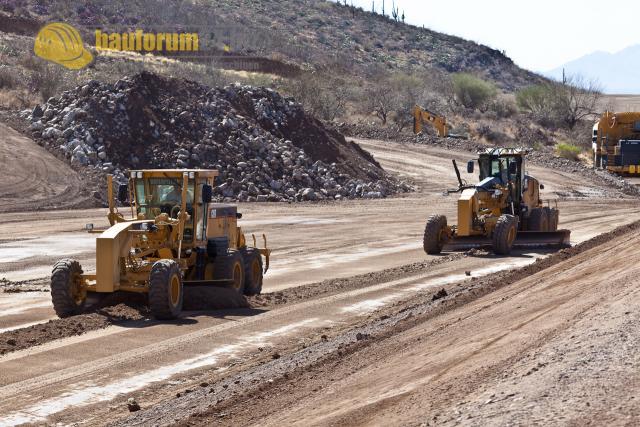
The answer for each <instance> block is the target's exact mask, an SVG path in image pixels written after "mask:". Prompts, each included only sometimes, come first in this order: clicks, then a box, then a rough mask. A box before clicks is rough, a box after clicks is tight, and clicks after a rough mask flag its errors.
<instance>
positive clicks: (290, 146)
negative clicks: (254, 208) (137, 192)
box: [28, 73, 411, 201]
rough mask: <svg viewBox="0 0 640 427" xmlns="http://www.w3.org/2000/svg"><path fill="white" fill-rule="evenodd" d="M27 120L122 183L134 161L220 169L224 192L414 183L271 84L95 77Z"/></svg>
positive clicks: (79, 161)
mask: <svg viewBox="0 0 640 427" xmlns="http://www.w3.org/2000/svg"><path fill="white" fill-rule="evenodd" d="M28 118H29V120H31V125H30V129H31V131H32V132H33V136H34V138H35V139H36V140H38V141H40V142H41V143H42V144H43V145H44V146H46V147H48V148H50V149H52V150H61V151H62V152H64V154H65V155H66V157H67V158H68V159H69V161H70V162H71V163H72V164H74V165H77V166H78V167H84V168H94V169H98V170H100V171H103V172H105V173H111V174H113V175H114V176H115V177H116V179H117V180H119V181H124V180H125V179H126V178H125V177H126V171H127V170H129V169H138V168H140V169H142V168H207V169H218V170H219V171H220V173H221V176H220V180H219V182H218V184H219V185H218V186H217V188H216V192H217V199H218V200H240V201H302V200H326V199H341V198H363V197H364V198H367V197H368V198H379V197H385V196H387V195H390V194H393V193H397V192H405V191H410V190H411V188H410V186H409V185H407V184H405V183H402V182H399V181H397V180H396V179H393V178H391V177H389V176H388V175H387V174H386V173H385V172H384V171H383V170H382V168H381V167H380V165H379V164H378V163H377V162H376V161H375V160H374V159H373V157H372V156H371V155H370V154H369V153H367V152H366V151H364V150H362V149H361V148H360V147H359V146H358V145H356V144H354V143H352V142H348V141H346V140H345V139H344V137H343V136H342V135H341V134H340V133H338V132H337V131H335V130H332V129H328V128H325V127H324V126H323V125H322V123H321V122H319V121H318V120H316V119H314V118H313V117H309V116H308V115H307V114H306V113H305V111H304V110H303V108H302V107H301V106H300V105H299V104H297V103H296V102H295V101H294V100H292V99H290V98H285V97H282V96H281V95H279V94H278V93H277V92H275V91H273V90H271V89H267V88H257V87H251V86H241V85H230V86H227V87H225V88H209V87H206V86H202V85H200V84H198V83H195V82H191V81H187V80H182V79H171V78H165V77H160V76H157V75H154V74H151V73H141V74H138V75H135V76H133V77H131V78H126V79H123V80H119V81H118V82H116V83H115V84H107V83H101V82H98V81H90V82H89V83H88V84H86V85H84V86H82V87H78V88H76V89H74V90H71V91H67V92H64V93H63V94H62V95H61V96H60V97H57V98H50V99H49V100H48V101H47V102H46V103H45V104H44V105H41V106H37V107H35V108H34V109H33V111H31V112H29V115H28Z"/></svg>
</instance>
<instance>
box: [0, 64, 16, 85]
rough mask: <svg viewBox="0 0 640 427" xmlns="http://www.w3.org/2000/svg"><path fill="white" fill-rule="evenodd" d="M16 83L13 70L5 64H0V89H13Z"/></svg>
mask: <svg viewBox="0 0 640 427" xmlns="http://www.w3.org/2000/svg"><path fill="white" fill-rule="evenodd" d="M16 84H17V82H16V78H15V76H14V74H13V71H12V70H11V69H10V68H9V67H7V66H0V89H13V88H14V87H16Z"/></svg>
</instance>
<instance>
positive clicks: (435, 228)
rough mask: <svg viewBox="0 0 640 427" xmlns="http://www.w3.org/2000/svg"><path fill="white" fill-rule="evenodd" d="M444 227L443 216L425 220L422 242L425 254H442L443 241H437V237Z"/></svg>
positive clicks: (445, 218)
mask: <svg viewBox="0 0 640 427" xmlns="http://www.w3.org/2000/svg"><path fill="white" fill-rule="evenodd" d="M446 227H447V217H446V216H444V215H431V216H430V217H429V219H427V225H426V226H425V228H424V237H423V240H422V246H423V248H424V251H425V252H426V253H427V254H429V255H436V254H439V253H440V252H442V248H443V246H444V241H441V240H439V239H438V235H439V234H440V231H441V230H442V229H443V228H446Z"/></svg>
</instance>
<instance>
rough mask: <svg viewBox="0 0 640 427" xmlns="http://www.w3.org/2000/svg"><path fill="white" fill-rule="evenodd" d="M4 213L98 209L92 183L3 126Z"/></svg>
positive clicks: (0, 203) (0, 194)
mask: <svg viewBox="0 0 640 427" xmlns="http://www.w3.org/2000/svg"><path fill="white" fill-rule="evenodd" d="M0 135H2V136H1V137H0V166H1V168H2V174H3V178H2V179H1V180H0V212H2V213H4V212H20V211H27V212H28V211H34V210H44V209H71V208H76V207H80V206H82V207H85V208H86V207H94V206H100V205H101V204H102V203H101V202H100V200H99V199H97V198H96V197H94V194H93V189H92V188H91V185H87V184H88V182H90V181H91V180H90V179H88V178H87V177H85V176H83V175H82V174H80V173H78V172H77V171H76V170H74V169H73V168H72V167H70V166H69V165H68V164H67V163H66V162H65V161H62V160H60V159H58V158H57V157H56V156H54V155H53V154H51V153H50V152H48V151H47V150H45V149H44V148H42V147H40V146H38V144H36V143H35V142H34V141H33V140H31V139H29V138H27V137H25V136H23V135H21V134H20V133H18V132H16V131H15V130H13V129H11V128H10V127H8V126H6V125H5V124H2V123H0Z"/></svg>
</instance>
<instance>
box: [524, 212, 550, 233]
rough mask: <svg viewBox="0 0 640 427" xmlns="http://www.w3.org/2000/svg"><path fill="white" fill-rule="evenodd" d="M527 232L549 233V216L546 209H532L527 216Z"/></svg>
mask: <svg viewBox="0 0 640 427" xmlns="http://www.w3.org/2000/svg"><path fill="white" fill-rule="evenodd" d="M527 229H528V230H529V231H549V215H548V212H547V208H533V209H531V214H530V215H529V226H528V227H527Z"/></svg>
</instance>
